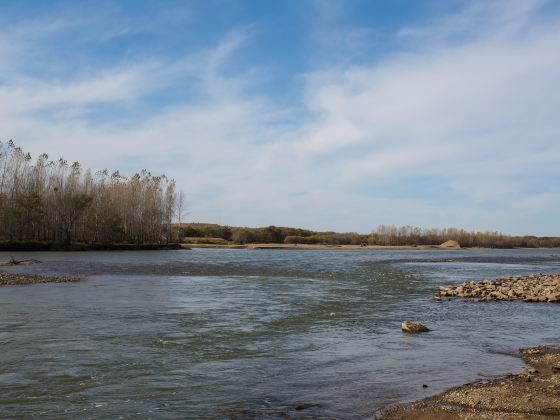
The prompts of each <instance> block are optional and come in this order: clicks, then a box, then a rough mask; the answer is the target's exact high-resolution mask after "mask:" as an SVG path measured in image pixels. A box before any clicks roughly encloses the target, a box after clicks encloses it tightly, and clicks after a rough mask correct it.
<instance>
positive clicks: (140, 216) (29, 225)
mask: <svg viewBox="0 0 560 420" xmlns="http://www.w3.org/2000/svg"><path fill="white" fill-rule="evenodd" d="M175 188H176V186H175V181H173V180H170V179H168V178H167V177H166V176H165V175H159V176H154V175H152V174H151V173H150V172H148V171H147V170H142V171H141V172H139V173H137V174H135V175H133V176H131V177H125V176H123V175H121V174H120V173H119V171H115V172H112V173H110V172H109V171H107V170H106V169H105V170H102V171H98V172H95V173H93V172H92V171H91V170H90V169H84V168H83V167H82V166H81V165H80V163H79V162H73V163H70V162H68V161H66V160H64V159H62V158H61V159H58V160H50V159H49V156H48V155H47V154H42V155H40V156H38V157H37V158H36V159H35V160H33V158H32V157H31V155H30V154H29V153H25V152H24V151H23V150H22V149H21V148H20V147H18V146H16V145H15V144H14V142H13V141H11V140H10V141H8V142H6V143H4V142H0V240H1V241H4V242H9V243H12V242H25V241H27V242H33V241H40V242H48V243H58V244H70V243H74V242H80V243H88V244H96V243H100V244H103V243H105V244H108V243H122V244H158V243H164V242H168V241H169V240H170V239H171V236H172V229H171V225H172V221H173V217H174V214H175V212H176V207H177V194H176V192H175ZM181 206H182V203H181Z"/></svg>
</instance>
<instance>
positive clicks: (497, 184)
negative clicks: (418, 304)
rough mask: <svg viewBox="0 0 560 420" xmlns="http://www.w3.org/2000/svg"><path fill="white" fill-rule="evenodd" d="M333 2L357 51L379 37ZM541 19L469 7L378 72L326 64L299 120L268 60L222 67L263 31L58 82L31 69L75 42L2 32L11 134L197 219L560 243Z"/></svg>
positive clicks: (554, 104) (553, 85) (528, 9)
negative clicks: (145, 172) (171, 197)
mask: <svg viewBox="0 0 560 420" xmlns="http://www.w3.org/2000/svg"><path fill="white" fill-rule="evenodd" d="M330 4H331V3H327V4H326V5H325V4H323V5H322V6H321V3H318V5H319V7H323V9H321V10H323V12H322V13H323V15H324V19H323V22H322V23H321V25H323V24H324V22H326V21H329V22H330V25H331V26H330V30H331V31H332V33H333V34H335V35H336V34H337V33H338V34H342V35H341V36H342V38H344V39H342V38H340V39H341V42H342V43H343V44H344V45H345V46H346V47H348V48H349V49H352V48H351V47H352V45H354V46H355V45H357V44H358V46H357V47H356V48H358V49H360V48H361V47H360V45H362V42H363V41H364V40H367V39H368V36H370V35H371V33H370V32H369V31H370V30H372V29H371V28H362V27H360V26H356V27H350V26H348V24H345V25H343V26H340V27H339V26H338V24H337V19H336V16H337V14H339V13H342V11H340V10H331V9H329V8H326V9H325V7H327V6H329V5H330ZM547 5H548V3H547V2H543V1H523V2H522V1H519V2H507V7H506V3H504V2H482V1H481V2H475V3H469V4H468V5H467V6H466V8H465V9H464V10H463V11H461V12H459V13H458V14H456V15H452V16H443V17H442V16H439V17H437V18H435V20H434V22H432V23H431V24H430V25H428V26H425V25H423V26H407V27H406V28H400V29H399V30H397V31H396V33H395V34H394V36H395V39H398V40H399V45H401V46H402V48H401V49H400V50H398V51H394V52H393V53H391V54H389V55H385V56H384V57H383V58H379V57H376V58H375V60H370V61H369V64H367V60H365V62H364V60H361V61H360V63H359V64H357V63H353V62H352V60H348V61H345V60H341V61H338V62H337V63H328V62H325V61H324V58H322V59H320V60H318V61H317V63H312V64H311V66H310V67H311V70H310V71H309V72H307V73H306V74H305V75H304V77H303V81H304V82H303V84H304V86H303V92H302V95H301V97H299V98H294V102H293V104H292V105H293V106H286V105H285V104H284V105H281V106H280V105H278V104H277V103H276V102H275V97H274V95H273V94H271V93H269V92H267V91H266V90H263V89H261V88H260V82H261V80H260V78H259V74H260V73H259V72H260V71H261V69H259V68H258V67H259V63H258V62H254V63H248V64H247V65H246V66H245V68H244V69H243V71H240V70H239V69H237V70H236V71H233V70H232V68H231V67H230V66H229V63H230V61H231V60H233V59H235V57H236V55H237V54H238V53H239V52H242V51H243V49H244V48H246V47H247V46H250V45H251V44H252V43H254V42H256V41H257V40H258V37H259V33H258V30H262V26H255V27H253V26H250V25H249V26H247V25H246V24H244V25H232V28H230V29H229V30H226V31H224V33H223V35H222V38H221V40H219V41H217V42H216V41H212V42H208V43H206V44H205V45H203V46H201V47H199V48H198V49H196V50H193V51H192V52H190V53H187V54H185V55H182V56H177V55H173V56H166V55H163V54H160V55H158V54H156V53H150V54H142V55H141V57H133V58H132V59H131V58H130V57H129V58H127V59H122V60H118V61H117V62H106V63H102V64H101V65H97V66H96V67H94V68H86V67H84V68H80V69H79V70H78V71H75V72H70V74H68V72H67V71H66V72H63V74H64V77H62V76H60V77H58V78H57V77H56V72H54V76H53V73H52V72H49V73H48V74H41V73H40V72H36V71H33V72H28V71H26V68H27V67H28V66H30V65H31V64H33V65H34V66H36V65H37V63H33V59H34V52H36V51H41V49H44V48H47V47H48V48H52V45H53V44H52V43H51V42H50V41H49V34H54V33H56V34H60V33H64V31H65V30H67V29H68V28H69V27H72V28H74V27H73V26H71V25H72V24H71V23H68V25H70V26H68V27H67V26H66V23H65V22H64V21H61V20H60V19H59V20H55V21H53V22H54V23H53V24H52V25H48V24H45V23H44V22H40V23H37V22H35V23H36V25H37V26H36V27H33V26H32V25H33V24H34V23H33V22H30V23H27V24H26V28H27V29H26V31H24V32H22V33H21V34H14V33H9V32H7V31H4V32H0V63H3V64H2V65H0V118H1V120H2V137H3V138H5V139H7V138H12V137H13V138H15V139H16V140H17V141H19V142H20V143H21V144H22V145H23V146H24V147H25V148H26V149H30V150H31V151H33V152H34V153H39V152H42V151H47V152H50V153H51V154H54V155H62V154H63V155H64V156H65V157H67V158H68V159H72V160H75V159H79V160H82V161H84V163H85V164H87V165H89V166H93V167H94V168H96V169H97V168H101V167H105V166H112V167H115V168H116V167H121V168H122V167H124V169H125V171H132V170H138V169H141V168H142V167H148V168H150V169H151V170H153V171H163V172H166V173H168V174H170V175H171V176H173V177H175V178H177V179H178V181H179V183H180V184H181V185H182V186H183V188H184V189H185V190H186V192H187V193H188V195H189V196H190V198H189V201H190V204H191V209H190V212H191V215H192V218H194V219H195V220H208V221H212V220H214V221H218V222H222V223H232V224H251V225H255V224H269V223H274V224H284V225H287V224H290V225H303V226H308V227H314V228H334V229H348V230H361V231H367V230H369V229H371V228H373V227H374V226H375V225H376V224H378V223H398V224H419V225H424V226H426V225H437V226H441V225H450V224H452V225H457V226H465V227H467V228H476V229H491V228H496V229H502V230H504V231H509V232H513V233H526V232H535V233H545V232H548V233H556V234H560V225H559V224H558V222H557V221H556V220H555V216H554V215H555V212H556V210H555V209H556V208H557V207H558V204H560V203H559V201H560V200H559V199H558V198H557V197H558V193H559V192H560V191H558V189H559V187H557V186H555V185H554V184H553V183H550V182H548V183H547V182H546V181H545V185H543V180H550V179H558V177H559V176H560V169H557V165H556V164H555V163H556V162H558V161H559V160H560V143H559V142H558V139H557V136H558V133H560V122H559V121H558V118H557V116H556V115H555V114H556V110H557V109H558V107H559V105H560V103H559V102H560V95H556V94H554V93H555V92H558V91H560V78H559V77H558V74H560V73H559V70H560V55H558V54H557V52H558V45H560V43H559V41H560V29H558V28H560V25H559V23H560V17H559V16H558V15H555V14H548V15H547V16H545V17H543V13H542V10H543V7H546V6H547ZM339 6H340V7H346V6H345V5H344V3H342V2H341V3H339ZM255 28H261V29H255ZM313 31H314V29H312V30H311V34H312V37H311V39H313V33H314V34H315V35H316V34H317V32H313ZM364 31H365V32H364ZM25 33H31V34H34V35H33V36H27V35H25ZM111 33H113V34H114V33H115V32H114V31H113V32H111ZM41 34H44V35H45V36H42V35H41ZM104 35H107V34H106V33H104V34H100V36H101V37H102V36H104ZM347 35H348V37H347ZM336 36H337V37H338V35H336ZM356 37H357V38H356ZM113 38H114V37H113V36H110V37H105V38H103V39H104V40H105V41H103V42H109V41H107V40H112V39H113ZM356 40H358V41H359V42H357V41H356ZM355 41H356V42H357V44H356V42H355ZM349 46H350V47H349ZM335 47H336V45H335ZM318 48H325V44H324V43H322V44H321V45H318ZM343 50H344V48H339V49H338V51H339V53H343ZM339 53H337V54H339ZM349 54H350V55H352V54H353V52H350V51H349ZM38 56H40V57H44V55H42V54H39V55H38ZM6 63H9V64H6ZM341 63H342V64H341ZM61 65H62V66H64V63H62V64H61ZM293 77H294V80H297V81H298V82H301V80H302V78H301V74H294V75H293ZM170 97H171V98H172V99H169V98H170ZM112 113H115V116H112ZM99 114H103V118H100V116H99ZM300 114H301V115H302V116H300ZM294 116H299V117H298V118H294ZM420 181H422V182H420ZM417 185H431V186H432V187H433V188H429V189H426V190H425V191H423V190H420V191H418V190H417V188H418V187H417ZM433 191H437V193H434V192H433ZM551 229H552V230H554V231H551Z"/></svg>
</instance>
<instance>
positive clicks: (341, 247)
mask: <svg viewBox="0 0 560 420" xmlns="http://www.w3.org/2000/svg"><path fill="white" fill-rule="evenodd" d="M181 245H182V246H184V247H188V248H210V249H286V250H329V249H337V250H343V251H351V250H361V251H367V250H382V251H407V250H437V249H447V250H449V249H461V248H460V247H443V246H441V245H414V246H413V245H402V246H384V245H364V246H362V245H314V244H313V245H312V244H273V243H268V244H244V245H238V244H203V243H189V242H185V243H182V244H181Z"/></svg>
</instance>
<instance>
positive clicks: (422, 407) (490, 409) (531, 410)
mask: <svg viewBox="0 0 560 420" xmlns="http://www.w3.org/2000/svg"><path fill="white" fill-rule="evenodd" d="M520 353H521V357H522V359H523V360H524V361H525V363H527V364H528V365H529V366H531V367H530V368H524V369H523V371H522V372H521V373H519V374H516V375H508V376H506V377H503V378H498V379H494V380H491V381H488V382H475V383H471V384H467V385H462V386H459V387H457V388H453V389H451V390H448V391H446V392H444V393H442V394H439V395H436V396H433V397H429V398H426V399H424V400H422V401H419V402H415V403H412V404H405V405H400V406H396V407H393V408H390V409H388V410H386V411H385V412H384V413H382V414H381V416H379V417H378V418H380V419H382V420H396V419H418V420H432V419H433V420H443V419H469V420H470V419H472V420H474V419H489V420H493V419H500V420H502V419H504V420H505V419H552V418H560V347H559V346H546V347H535V348H528V349H522V350H520Z"/></svg>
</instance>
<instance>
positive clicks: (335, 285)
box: [0, 250, 560, 418]
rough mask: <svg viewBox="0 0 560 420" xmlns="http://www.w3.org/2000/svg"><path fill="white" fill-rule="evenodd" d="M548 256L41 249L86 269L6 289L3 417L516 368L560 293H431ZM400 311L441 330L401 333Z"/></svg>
mask: <svg viewBox="0 0 560 420" xmlns="http://www.w3.org/2000/svg"><path fill="white" fill-rule="evenodd" d="M10 255H11V254H10ZM552 255H556V256H557V255H558V252H557V251H551V250H546V251H541V250H532V251H528V250H501V251H498V250H495V251H488V250H462V251H291V250H290V251H287V250H193V251H163V252H158V251H152V252H87V253H52V254H48V253H44V254H41V253H37V254H33V255H32V257H33V258H38V259H40V260H42V261H43V263H42V264H38V265H34V266H26V267H18V268H17V269H18V270H19V271H23V272H42V273H63V274H79V275H85V276H87V280H86V281H84V282H82V283H76V284H42V285H34V286H25V287H3V288H1V289H0V305H1V308H2V310H1V311H0V345H1V346H2V363H1V365H0V417H10V416H31V415H44V414H50V415H53V416H61V415H69V416H73V417H116V416H123V417H138V416H143V417H158V418H160V417H161V418H177V417H209V416H210V417H236V418H252V417H285V416H291V417H300V416H301V417H305V416H307V417H310V416H311V417H329V418H332V417H335V418H349V417H356V416H367V415H371V414H372V413H374V412H375V410H377V409H379V408H380V407H383V406H385V405H387V404H391V403H395V402H399V401H408V400H414V399H418V398H421V397H424V396H426V395H429V394H432V393H436V392H438V391H440V390H443V389H445V388H447V387H449V386H453V385H456V384H459V383H462V382H465V381H471V380H474V379H479V378H485V377H488V376H494V375H500V374H504V373H507V372H510V371H515V370H518V369H519V368H520V367H521V362H520V360H519V359H517V358H516V357H512V356H511V355H513V354H515V351H516V349H517V348H518V347H521V346H528V345H534V344H541V343H546V342H558V341H559V334H560V333H559V331H558V330H557V328H555V327H554V325H557V323H558V321H560V305H548V304H524V303H522V302H493V303H484V304H482V303H473V302H462V301H451V302H448V301H444V302H435V301H432V300H431V293H432V291H433V290H434V289H435V288H437V286H438V285H440V284H444V283H453V282H459V281H464V280H466V279H480V278H494V277H497V276H500V275H506V274H507V275H509V274H515V275H520V274H527V273H535V272H543V273H544V272H560V260H559V259H558V258H557V257H556V258H553V257H552ZM8 256H9V255H8V254H2V255H0V259H4V258H8ZM15 256H16V257H18V256H17V255H15ZM29 257H30V254H27V258H29ZM403 319H410V320H421V321H422V322H423V323H425V324H426V325H428V326H429V327H430V328H431V329H432V330H433V331H432V332H430V333H427V334H424V335H419V336H404V335H403V334H402V333H401V332H400V322H401V321H402V320H403ZM422 384H428V385H429V388H427V389H424V388H422Z"/></svg>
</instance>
